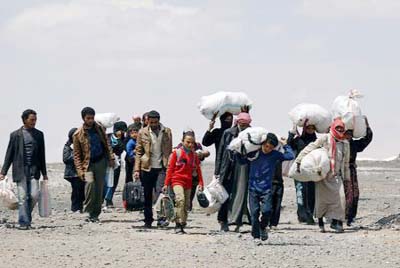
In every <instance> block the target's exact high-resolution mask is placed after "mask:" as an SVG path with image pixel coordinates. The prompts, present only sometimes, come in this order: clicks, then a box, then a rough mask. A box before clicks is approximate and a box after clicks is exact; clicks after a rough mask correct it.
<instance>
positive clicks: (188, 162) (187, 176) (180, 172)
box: [165, 149, 204, 189]
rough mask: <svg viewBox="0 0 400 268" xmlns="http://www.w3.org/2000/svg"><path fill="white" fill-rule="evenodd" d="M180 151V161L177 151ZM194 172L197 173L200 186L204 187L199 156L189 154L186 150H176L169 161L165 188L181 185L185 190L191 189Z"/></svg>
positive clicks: (192, 153)
mask: <svg viewBox="0 0 400 268" xmlns="http://www.w3.org/2000/svg"><path fill="white" fill-rule="evenodd" d="M178 150H180V151H181V152H180V156H179V159H177V158H178V156H177V151H178ZM193 171H196V172H197V176H198V179H199V185H200V186H204V183H203V175H202V173H201V167H200V160H199V157H198V156H197V154H196V153H195V152H193V151H191V152H190V153H189V154H187V153H186V152H185V150H184V149H176V150H174V151H173V152H172V154H171V158H170V160H169V165H168V170H167V177H166V178H165V186H169V185H171V184H172V186H176V185H180V186H183V188H184V189H191V188H192V182H193Z"/></svg>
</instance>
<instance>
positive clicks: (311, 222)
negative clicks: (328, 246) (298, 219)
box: [306, 217, 315, 225]
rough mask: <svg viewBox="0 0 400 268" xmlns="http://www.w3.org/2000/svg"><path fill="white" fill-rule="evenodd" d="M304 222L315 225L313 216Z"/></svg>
mask: <svg viewBox="0 0 400 268" xmlns="http://www.w3.org/2000/svg"><path fill="white" fill-rule="evenodd" d="M306 223H307V225H315V221H314V218H312V217H310V218H308V219H307V221H306Z"/></svg>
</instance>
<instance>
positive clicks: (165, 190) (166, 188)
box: [162, 186, 168, 194]
mask: <svg viewBox="0 0 400 268" xmlns="http://www.w3.org/2000/svg"><path fill="white" fill-rule="evenodd" d="M167 190H168V187H167V186H164V187H163V188H162V192H163V193H164V194H166V193H167Z"/></svg>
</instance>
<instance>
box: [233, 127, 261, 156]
mask: <svg viewBox="0 0 400 268" xmlns="http://www.w3.org/2000/svg"><path fill="white" fill-rule="evenodd" d="M267 134H268V132H267V130H266V129H265V128H262V127H250V128H247V129H245V130H243V131H242V132H240V134H239V136H238V137H237V138H235V139H233V140H232V141H231V143H230V144H229V146H228V149H229V150H231V151H236V152H238V153H243V154H248V153H251V152H255V151H258V150H259V149H260V148H261V144H262V143H263V142H264V141H265V140H266V139H267ZM242 146H244V148H245V152H242Z"/></svg>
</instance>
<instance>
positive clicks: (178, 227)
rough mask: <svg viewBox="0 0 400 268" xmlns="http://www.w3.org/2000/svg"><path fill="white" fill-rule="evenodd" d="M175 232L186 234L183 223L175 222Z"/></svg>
mask: <svg viewBox="0 0 400 268" xmlns="http://www.w3.org/2000/svg"><path fill="white" fill-rule="evenodd" d="M175 234H186V232H185V230H184V228H183V225H182V224H180V223H177V224H176V226H175Z"/></svg>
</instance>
